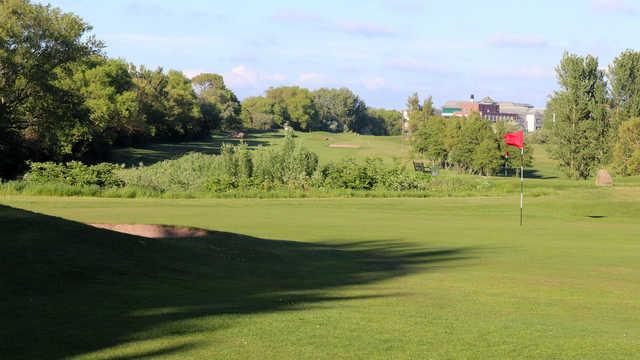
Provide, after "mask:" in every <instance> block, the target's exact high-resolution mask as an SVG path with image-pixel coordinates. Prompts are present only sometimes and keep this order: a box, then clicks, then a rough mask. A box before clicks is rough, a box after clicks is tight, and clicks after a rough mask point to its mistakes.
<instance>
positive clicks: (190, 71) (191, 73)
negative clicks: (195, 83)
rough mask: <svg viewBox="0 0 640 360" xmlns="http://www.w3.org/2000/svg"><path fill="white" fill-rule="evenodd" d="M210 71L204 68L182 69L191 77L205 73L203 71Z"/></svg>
mask: <svg viewBox="0 0 640 360" xmlns="http://www.w3.org/2000/svg"><path fill="white" fill-rule="evenodd" d="M208 72H209V71H206V70H202V69H185V70H182V73H183V74H184V76H186V77H188V78H189V79H193V78H194V77H196V76H197V75H200V74H203V73H208Z"/></svg>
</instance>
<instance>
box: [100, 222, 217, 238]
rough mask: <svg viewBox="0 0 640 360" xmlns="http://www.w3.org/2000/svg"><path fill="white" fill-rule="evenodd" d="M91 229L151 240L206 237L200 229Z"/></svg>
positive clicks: (116, 226)
mask: <svg viewBox="0 0 640 360" xmlns="http://www.w3.org/2000/svg"><path fill="white" fill-rule="evenodd" d="M89 225H91V226H93V227H96V228H100V229H106V230H111V231H116V232H119V233H124V234H130V235H136V236H141V237H146V238H151V239H166V238H193V237H203V236H207V232H206V231H205V230H202V229H191V228H186V227H175V226H167V225H145V224H89Z"/></svg>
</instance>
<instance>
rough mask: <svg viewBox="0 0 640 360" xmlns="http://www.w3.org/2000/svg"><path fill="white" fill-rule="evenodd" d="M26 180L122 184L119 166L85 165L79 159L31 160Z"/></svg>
mask: <svg viewBox="0 0 640 360" xmlns="http://www.w3.org/2000/svg"><path fill="white" fill-rule="evenodd" d="M29 165H30V170H29V171H28V172H27V173H26V174H25V176H24V180H26V181H27V182H31V183H36V184H65V185H71V186H92V185H93V186H99V187H118V186H122V185H123V182H122V180H120V178H119V177H118V175H117V174H116V172H115V170H116V169H118V166H117V165H115V164H110V163H101V164H97V165H85V164H83V163H81V162H79V161H71V162H68V163H61V164H57V163H53V162H31V163H30V164H29Z"/></svg>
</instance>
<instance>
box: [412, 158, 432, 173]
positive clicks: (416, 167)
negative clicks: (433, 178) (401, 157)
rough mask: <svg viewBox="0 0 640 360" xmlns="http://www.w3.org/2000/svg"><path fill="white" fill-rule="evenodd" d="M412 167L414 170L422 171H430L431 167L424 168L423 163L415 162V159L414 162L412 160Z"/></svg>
mask: <svg viewBox="0 0 640 360" xmlns="http://www.w3.org/2000/svg"><path fill="white" fill-rule="evenodd" d="M413 169H414V170H415V171H416V172H422V173H426V172H431V169H429V168H425V167H424V163H421V162H415V161H414V162H413Z"/></svg>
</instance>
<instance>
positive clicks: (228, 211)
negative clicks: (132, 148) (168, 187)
mask: <svg viewBox="0 0 640 360" xmlns="http://www.w3.org/2000/svg"><path fill="white" fill-rule="evenodd" d="M0 203H3V204H5V206H3V207H1V208H0V226H2V229H3V234H6V235H8V236H3V237H2V240H1V241H0V254H1V255H0V256H2V258H1V259H0V260H1V261H0V267H1V268H0V270H1V272H0V274H1V275H0V280H1V282H0V284H1V285H2V293H3V294H8V296H5V297H3V299H2V300H0V304H1V305H0V309H1V311H2V324H3V326H2V327H1V330H0V339H1V340H0V346H1V349H0V352H1V353H2V354H3V357H7V358H42V357H47V358H68V357H75V358H82V359H84V358H87V359H89V358H90V359H133V358H141V357H145V356H147V357H163V358H176V359H200V358H255V359H262V358H284V359H286V358H291V359H297V358H327V359H329V358H331V359H333V358H427V359H429V358H430V359H451V358H456V359H487V358H500V359H502V358H527V359H550V358H562V359H621V358H633V357H635V356H636V355H637V350H638V348H640V301H639V300H638V298H637V296H636V294H640V261H639V260H640V259H639V258H638V254H639V253H640V242H639V241H638V236H637V234H638V233H640V224H639V222H638V220H637V219H638V217H639V216H640V190H639V189H637V188H634V187H624V188H616V189H600V190H592V191H575V192H572V193H563V194H561V195H550V196H546V197H541V198H536V199H528V201H527V218H526V224H525V227H524V228H519V227H518V226H517V225H516V224H517V217H518V213H517V198H516V197H513V196H508V197H501V198H464V199H458V198H456V199H339V200H335V199H298V200H203V199H199V200H157V199H146V200H144V199H136V200H125V199H91V198H44V197H39V198H31V197H4V198H1V199H0ZM22 209H24V210H22ZM44 214H47V215H44ZM52 216H56V217H52ZM81 222H101V223H125V222H126V223H158V224H176V225H186V226H194V227H200V228H205V229H210V230H212V231H211V234H210V236H209V237H208V238H205V239H197V240H196V239H186V240H185V239H182V240H147V239H141V238H136V237H132V236H127V235H121V234H115V233H111V232H108V231H104V230H97V229H93V228H89V227H87V226H85V225H83V224H81Z"/></svg>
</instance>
